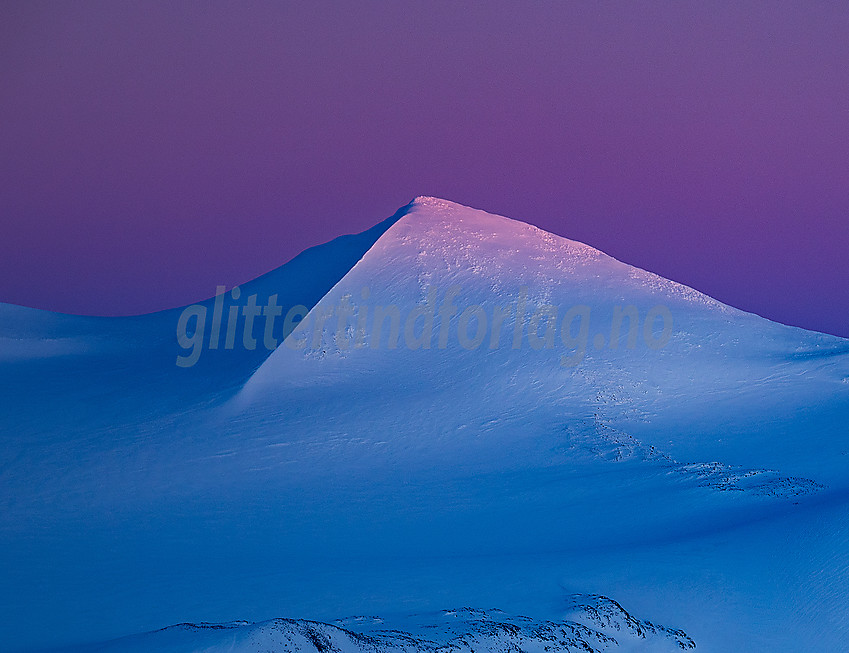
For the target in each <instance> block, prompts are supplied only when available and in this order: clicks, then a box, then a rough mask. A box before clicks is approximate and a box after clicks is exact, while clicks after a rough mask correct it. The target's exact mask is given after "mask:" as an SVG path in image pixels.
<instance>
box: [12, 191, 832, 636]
mask: <svg viewBox="0 0 849 653" xmlns="http://www.w3.org/2000/svg"><path fill="white" fill-rule="evenodd" d="M366 234H368V235H366ZM366 234H364V235H362V237H361V238H360V239H359V240H357V241H356V246H351V247H345V248H342V249H341V250H339V252H342V251H343V250H344V252H347V253H346V254H344V255H343V254H342V253H338V254H337V250H334V249H332V248H331V249H330V250H328V255H327V256H319V257H318V259H320V260H321V261H324V263H319V262H318V259H317V260H316V261H315V262H313V261H311V260H307V261H306V262H305V263H304V265H303V266H301V267H299V268H298V273H297V274H292V275H281V276H279V277H274V278H272V277H269V278H262V279H260V280H257V281H256V282H252V283H253V285H251V284H245V285H244V286H242V291H243V297H245V296H248V295H250V294H257V296H258V297H260V303H262V302H263V301H264V299H267V297H268V296H269V295H271V294H275V292H276V293H277V294H278V295H279V296H280V297H285V298H286V302H287V305H291V304H293V303H295V302H296V301H298V302H300V301H301V300H300V299H298V298H299V297H301V296H307V295H308V296H309V298H312V299H309V301H304V302H302V303H305V304H306V305H307V306H309V307H311V310H310V313H309V315H308V316H307V318H306V319H305V320H303V322H302V323H301V324H300V325H299V326H297V328H295V329H294V331H292V332H291V333H289V334H280V335H287V337H286V341H285V343H284V344H283V345H281V346H280V347H278V348H277V349H276V351H274V352H273V353H272V354H271V355H270V356H267V354H268V352H263V351H262V350H261V349H260V348H257V350H253V351H244V350H242V349H240V348H239V347H236V348H235V349H233V350H231V351H222V350H220V349H219V350H217V351H214V352H209V351H204V352H203V353H202V355H201V358H200V361H199V363H198V365H197V366H195V367H192V368H186V369H182V368H178V367H177V366H176V365H175V364H174V355H175V351H177V350H176V348H175V346H174V343H173V337H174V335H173V334H174V333H175V323H176V321H177V318H178V316H179V311H174V312H169V313H162V314H154V315H152V316H142V317H140V318H127V319H114V320H107V321H98V320H88V321H85V322H82V321H77V320H76V319H74V320H71V319H70V318H68V320H69V321H68V322H67V323H66V322H65V317H64V316H55V317H54V316H48V315H46V314H41V312H39V315H40V317H38V318H37V319H36V318H35V317H33V318H32V319H33V320H34V321H39V320H40V321H39V322H38V324H37V325H34V326H33V325H30V326H32V329H33V330H32V333H33V334H35V335H34V336H32V337H27V335H26V334H27V330H28V329H29V328H30V326H28V320H29V319H30V318H29V317H27V316H29V315H32V316H34V315H36V314H35V313H27V312H26V311H27V309H17V308H13V307H0V308H3V309H6V308H8V309H9V311H10V313H9V314H12V313H14V314H15V315H17V317H15V320H16V321H15V327H14V329H12V328H11V327H10V328H7V330H6V332H5V334H4V333H2V332H0V338H2V337H6V338H9V339H13V338H14V339H17V340H16V341H15V342H7V343H6V346H5V347H4V344H3V341H2V340H0V366H2V367H0V369H2V370H3V375H2V377H0V379H2V383H3V388H2V390H3V391H4V392H5V395H4V396H6V397H7V398H9V401H7V403H6V404H5V405H4V406H3V408H2V413H0V420H2V421H0V428H2V429H3V434H2V437H3V451H2V458H0V464H2V466H0V482H2V485H0V488H2V491H0V506H2V511H1V512H0V558H2V559H3V560H4V561H9V562H8V564H6V565H4V566H3V568H2V570H0V586H2V587H4V588H8V589H7V591H6V592H4V593H3V594H2V595H0V627H2V633H0V638H2V639H3V641H5V642H7V643H8V645H9V646H10V647H11V648H13V649H15V648H20V647H22V646H25V645H33V646H34V645H62V644H71V643H74V642H83V641H95V640H107V639H111V638H117V637H121V636H123V635H127V634H130V633H141V632H145V631H153V630H155V629H157V628H161V627H162V626H165V625H168V624H175V623H181V622H194V623H199V622H213V623H218V622H220V623H229V622H232V620H234V619H240V620H241V619H246V620H249V622H245V623H242V622H240V623H238V624H231V625H228V626H227V627H226V628H224V627H221V628H217V627H216V628H213V627H203V628H194V627H188V626H182V627H179V628H176V629H166V630H165V631H163V632H161V633H152V634H149V635H139V636H134V637H132V638H129V639H119V640H115V641H112V642H111V643H109V644H107V645H104V646H105V647H106V648H105V649H104V650H153V649H156V650H198V649H203V650H206V649H205V648H204V647H213V648H211V650H218V649H217V648H214V647H222V646H225V645H227V646H229V645H230V643H234V642H235V643H241V645H242V646H255V645H265V646H266V647H267V648H268V647H271V648H272V650H278V649H277V648H274V646H273V645H272V642H274V641H276V640H275V639H274V638H277V639H280V638H283V639H285V640H286V642H288V643H287V644H285V645H284V644H281V645H280V646H282V648H279V650H312V649H311V648H310V647H313V648H316V649H318V650H322V648H321V647H320V646H319V645H318V644H317V643H316V642H325V641H330V642H337V640H338V642H342V643H340V644H339V645H338V649H339V650H343V651H348V650H350V651H353V650H360V648H362V647H363V646H365V644H363V642H368V646H365V647H366V648H368V647H371V648H372V649H374V650H377V649H381V650H384V649H385V650H389V649H390V648H391V649H393V650H394V649H396V648H397V649H400V648H403V649H404V650H413V649H416V650H419V649H422V648H427V649H428V650H432V649H433V648H439V647H449V648H450V647H452V646H453V647H455V648H464V647H466V646H468V647H469V649H470V650H471V648H472V647H474V648H476V649H477V648H484V649H486V650H499V651H501V650H516V647H518V648H521V649H522V650H536V648H537V647H540V646H543V639H544V637H542V635H544V636H545V637H547V636H548V635H551V634H552V633H554V632H555V631H556V632H557V633H559V634H557V635H552V637H554V639H553V640H546V641H547V642H548V643H550V644H551V645H552V646H553V647H554V648H552V650H569V648H568V647H569V646H572V645H573V644H574V643H569V642H567V641H566V639H563V638H564V637H567V635H568V636H570V637H571V636H572V634H574V632H577V631H574V632H573V631H572V630H570V629H571V628H574V626H569V625H568V624H570V623H572V624H574V623H580V624H584V626H583V627H586V628H590V629H593V630H597V631H600V632H601V633H602V634H603V635H604V636H605V637H608V636H613V637H615V638H617V640H621V641H619V643H620V644H621V645H622V646H621V647H618V648H616V650H632V649H629V648H627V647H628V646H632V645H633V646H636V647H637V648H634V649H633V650H668V646H669V645H670V644H671V645H673V646H674V647H677V646H679V645H680V646H689V642H690V639H689V638H690V637H691V638H692V640H693V641H695V642H696V643H697V644H698V650H705V651H740V650H746V651H777V650H780V651H809V650H834V651H837V650H847V648H846V642H847V641H849V624H847V620H846V617H845V614H846V613H845V608H844V606H845V604H846V601H847V599H849V596H847V594H849V511H847V507H849V504H847V499H849V474H847V466H848V465H849V442H847V435H849V420H847V416H849V342H847V341H846V340H842V339H839V338H835V337H832V336H826V335H822V334H817V333H812V332H807V331H803V330H800V329H795V328H791V327H786V326H782V325H778V324H775V323H772V322H769V321H767V320H765V319H762V318H760V317H757V316H755V315H752V314H748V313H744V312H742V311H739V310H736V309H733V308H730V307H728V306H725V305H723V304H721V303H719V302H717V301H715V300H713V299H711V298H709V297H707V296H705V295H703V294H701V293H698V292H696V291H695V290H692V289H690V288H687V287H685V286H682V285H680V284H676V283H673V282H671V281H668V280H665V279H662V278H660V277H658V276H656V275H653V274H650V273H648V272H645V271H642V270H639V269H637V268H633V267H631V266H628V265H626V264H624V263H621V262H619V261H616V260H615V259H612V258H610V257H608V256H606V255H605V254H603V253H601V252H599V251H597V250H595V249H593V248H591V247H588V246H586V245H583V244H581V243H577V242H574V241H569V240H567V239H564V238H560V237H558V236H555V235H552V234H549V233H546V232H543V231H541V230H539V229H537V228H535V227H532V226H530V225H527V224H524V223H521V222H517V221H514V220H509V219H507V218H501V217H498V216H493V215H490V214H487V213H484V212H481V211H476V210H473V209H469V208H466V207H462V206H460V205H457V204H453V203H451V202H446V201H444V200H438V199H434V198H418V199H417V200H415V201H414V202H413V203H412V204H411V205H409V206H407V207H404V209H402V210H401V211H399V213H398V214H396V215H395V216H393V218H391V219H390V220H389V221H386V222H385V223H382V224H381V225H379V226H378V227H376V228H375V231H372V232H366ZM297 260H298V259H296V261H297ZM293 263H294V261H293ZM289 265H291V263H290V264H289ZM343 267H344V269H341V268H343ZM313 270H316V272H315V278H316V280H317V281H316V283H315V285H313V286H310V288H312V289H311V290H309V288H308V283H307V280H308V279H311V275H312V272H311V271H313ZM322 270H324V271H323V272H322ZM310 283H311V281H310ZM292 284H294V287H295V290H292V288H293V286H292ZM301 288H303V289H305V290H304V292H303V293H301V294H299V293H300V292H301V290H300V289H301ZM306 290H309V291H308V292H306ZM446 295H450V297H449V299H450V301H446ZM210 301H211V300H210ZM229 301H231V300H229V299H228V302H229ZM280 303H281V304H282V303H283V302H282V301H281V302H280ZM212 306H213V305H212V304H211V303H208V304H207V309H208V311H210V312H211V310H212ZM451 306H455V307H456V309H455V310H450V309H451ZM378 307H381V308H380V310H381V311H382V312H386V311H388V313H389V314H390V316H389V317H388V318H387V319H386V321H380V324H381V325H382V328H381V329H380V333H379V334H378V328H377V326H376V321H375V319H374V316H375V314H376V312H377V311H378ZM520 307H521V308H520ZM546 307H547V308H546ZM440 309H443V310H440ZM394 310H397V313H398V316H399V324H398V345H397V346H395V347H393V346H392V345H393V344H394V338H393V333H392V328H391V326H392V317H391V314H392V312H393V311H394ZM570 310H571V313H570ZM535 313H536V314H537V316H536V317H533V315H534V314H535ZM551 313H554V314H556V320H554V321H553V322H552V324H553V331H552V332H551V333H550V335H551V336H552V337H551V338H550V339H547V338H546V326H547V325H548V324H549V322H548V319H547V316H548V315H549V314H551ZM623 313H628V314H629V315H631V318H622V315H623ZM340 314H342V315H343V319H342V320H341V322H340V318H339V316H340ZM567 314H568V315H570V316H571V317H573V318H575V319H574V320H572V321H571V322H567V323H566V324H565V325H564V324H563V322H562V320H563V318H564V316H566V315H567ZM496 315H500V318H498V319H496ZM20 316H23V317H20ZM410 316H413V317H414V318H415V319H411V320H410V321H409V329H408V328H407V326H408V325H407V318H409V317H410ZM429 316H430V318H432V325H431V326H432V334H431V335H432V339H430V340H428V339H427V338H425V337H424V336H423V334H425V333H426V332H427V329H426V327H427V324H428V322H429V319H430V318H429ZM648 316H653V317H655V318H657V319H656V320H652V321H651V322H650V323H649V325H648V326H647V327H645V323H646V321H647V319H648ZM664 318H668V319H669V320H671V322H670V325H667V324H666V322H665V321H664ZM484 319H485V320H486V324H485V328H482V329H481V333H480V334H479V338H477V339H475V337H474V336H475V332H476V331H477V329H478V326H480V325H481V323H482V320H484ZM617 320H620V321H621V325H620V327H621V328H620V338H619V339H618V340H617V346H616V347H615V348H613V347H612V346H611V339H612V337H611V336H612V331H613V325H614V324H616V323H617ZM631 320H633V321H634V324H635V326H636V329H635V330H634V332H633V334H634V336H633V342H632V343H631V344H633V347H629V346H628V345H629V342H628V334H629V333H630V331H629V330H630V327H631ZM72 322H73V324H72ZM517 322H518V326H517ZM10 324H11V322H10ZM45 324H47V325H48V326H44V325H45ZM239 324H240V325H243V324H244V322H240V323H239ZM497 324H500V327H499V326H497ZM50 325H53V326H50ZM101 325H102V326H101ZM532 325H534V326H535V327H536V328H535V329H534V328H533V327H532ZM664 326H669V328H668V329H667V330H666V332H665V333H664ZM460 327H462V329H460ZM458 329H460V332H458ZM532 331H534V332H535V333H536V334H537V335H536V337H534V335H533V334H532V333H531V332H532ZM277 333H280V332H277ZM564 333H565V338H564ZM443 336H444V337H443ZM667 337H668V341H666V342H664V341H665V340H667ZM425 341H427V342H429V345H430V346H429V347H425V346H423V342H425ZM24 342H25V343H27V344H26V347H29V348H30V349H29V350H26V347H24V345H23V344H22V343H24ZM72 344H73V347H76V348H77V349H73V348H70V347H71V345H72ZM660 345H662V346H660ZM66 346H67V347H69V348H70V349H67V350H65V349H62V347H66ZM27 351H29V352H30V353H26V352H27ZM72 351H88V352H89V353H87V354H86V355H77V354H72V353H71V352H72ZM2 352H5V355H3V354H2ZM266 356H267V358H266ZM260 364H261V365H260ZM257 367H258V369H257ZM601 595H604V596H609V597H612V599H615V601H612V600H611V599H602V598H599V597H600V596H601ZM575 596H581V597H584V598H582V599H580V600H576V599H575ZM587 597H589V598H587ZM592 597H596V598H592ZM616 601H618V602H619V603H616ZM620 603H621V604H622V605H627V606H628V610H629V611H631V610H632V609H633V614H635V615H637V616H636V617H631V616H630V615H628V616H625V614H624V613H620V612H618V610H621V608H618V607H617V606H618V605H619V604H620ZM457 605H464V606H472V608H470V609H469V611H468V612H462V615H463V620H462V623H463V624H464V625H463V626H462V627H461V628H460V630H450V631H446V630H445V629H444V621H445V618H446V615H447V614H448V613H444V612H440V611H441V610H444V608H446V606H457ZM492 607H495V608H497V609H499V610H504V611H505V612H504V613H501V612H490V610H489V609H490V608H492ZM481 608H483V609H485V610H486V613H483V612H478V611H477V610H479V609H481ZM576 610H577V611H578V612H579V613H580V614H581V615H583V616H581V617H580V618H579V617H576V616H575V615H576V614H577V613H576ZM345 614H369V615H377V616H378V617H379V619H381V620H383V622H386V623H392V624H397V628H398V629H400V630H403V631H404V632H406V633H407V634H408V635H409V639H405V638H406V637H407V635H404V636H401V635H392V636H391V637H390V638H389V639H387V637H389V636H387V635H383V634H380V633H379V632H375V630H378V631H379V630H381V628H374V627H373V625H372V626H369V627H368V628H366V627H365V625H363V624H364V622H358V621H354V622H352V621H337V620H338V619H339V618H340V616H342V615H345ZM410 614H416V615H420V616H419V617H416V618H411V617H409V616H407V615H410ZM515 614H524V615H528V618H527V621H522V620H521V618H518V617H508V616H507V615H515ZM482 615H483V616H482ZM486 615H489V616H486ZM495 615H499V616H495ZM588 615H589V616H588ZM281 617H287V618H290V619H289V620H280V619H279V618H281ZM590 617H591V619H590ZM303 619H309V620H313V621H309V622H307V621H302V620H303ZM588 619H589V621H588ZM268 620H272V621H268ZM517 620H518V621H517ZM593 620H594V621H593ZM491 622H497V623H499V624H501V625H500V626H498V627H495V628H494V629H492V628H490V627H489V626H487V627H486V628H484V629H483V630H481V627H482V626H481V624H489V623H491ZM45 623H49V624H50V626H49V628H45V626H44V624H45ZM656 623H662V624H668V625H672V626H674V627H675V628H683V629H684V631H686V633H687V636H684V635H679V634H677V631H674V632H673V631H667V630H664V629H662V628H660V627H658V629H659V630H658V633H659V635H658V637H659V639H658V638H652V640H651V641H648V640H645V641H644V640H643V638H642V637H639V636H637V637H636V639H634V638H633V637H632V635H633V634H634V632H635V630H640V631H645V632H648V631H649V630H651V629H650V628H649V627H648V626H647V624H656ZM393 627H396V626H393ZM416 628H419V630H418V631H416V630H415V629H416ZM558 629H559V630H558ZM611 629H612V630H611ZM414 631H415V632H414ZM460 631H463V632H460ZM614 631H616V632H614ZM308 632H309V633H313V634H314V635H315V637H317V638H318V639H313V638H310V636H308V635H305V633H308ZM581 632H584V631H581ZM617 632H623V633H626V635H627V636H626V637H624V638H623V637H620V636H618V635H617ZM652 632H654V631H652ZM351 633H353V635H352V634H351ZM422 633H429V634H430V635H423V634H422ZM438 633H442V635H440V636H439V637H442V636H443V635H445V636H447V634H450V636H451V637H455V638H459V639H456V640H450V638H449V639H444V637H443V638H442V639H440V638H439V637H437V634H438ZM570 633H571V634H570ZM664 633H665V634H664ZM670 633H672V634H670ZM541 634H542V635H541ZM588 636H589V635H588ZM304 637H306V639H304ZM361 637H371V638H375V639H367V640H363V639H361ZM541 637H542V639H541ZM591 637H594V638H596V639H592V641H590V639H586V640H585V642H586V644H587V646H589V647H590V648H586V647H585V648H583V649H577V650H607V649H605V648H604V646H605V645H607V644H605V642H606V640H605V639H604V638H603V637H602V638H598V637H597V636H596V635H591ZM328 638H329V639H328ZM393 638H395V639H393ZM397 638H400V639H397ZM676 638H678V639H676ZM281 641H282V640H281ZM293 642H294V643H293ZM298 642H300V643H298ZM310 642H311V643H310ZM552 642H553V643H552ZM652 642H654V643H652ZM343 644H344V645H343ZM608 644H609V643H608ZM546 645H548V644H546ZM574 645H575V646H579V644H574ZM655 645H656V646H657V647H659V648H651V646H655ZM133 646H135V647H136V648H135V649H133V648H132V647H133ZM169 646H170V647H171V648H170V649H169V648H168V647H169ZM322 646H324V645H323V644H322ZM640 646H645V647H647V648H639V647H640ZM139 647H141V649H139ZM558 647H559V648H558ZM89 648H91V647H89ZM92 650H98V649H96V648H93V649H92ZM446 650H447V649H446ZM611 650H612V649H611Z"/></svg>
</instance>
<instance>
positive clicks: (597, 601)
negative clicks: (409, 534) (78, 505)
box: [76, 594, 696, 653]
mask: <svg viewBox="0 0 849 653" xmlns="http://www.w3.org/2000/svg"><path fill="white" fill-rule="evenodd" d="M568 605H569V608H568V612H567V613H566V615H565V617H566V619H564V620H563V621H535V620H534V619H531V618H530V617H523V616H513V615H509V614H507V613H505V612H502V611H501V610H488V611H484V610H475V609H473V608H461V609H458V610H443V611H440V612H435V613H427V614H419V615H410V616H407V617H403V618H400V619H398V620H397V621H398V623H392V622H389V621H387V620H384V619H381V618H380V617H350V618H347V619H340V620H338V621H335V622H333V623H323V622H319V621H307V620H303V619H272V620H269V621H263V622H259V623H250V622H246V621H237V622H230V623H218V624H212V623H201V624H188V623H186V624H179V625H176V626H171V627H169V628H163V629H162V630H159V631H155V632H152V633H145V634H143V635H136V636H133V637H125V638H122V639H119V640H114V641H112V642H107V643H105V644H101V645H95V646H90V647H83V648H80V649H76V650H78V651H84V650H85V651H88V650H90V651H113V652H116V653H117V652H121V653H130V652H132V651H153V650H156V651H162V652H170V653H178V652H184V651H185V652H188V651H200V650H203V651H207V652H209V653H212V652H214V651H231V652H236V653H238V652H241V651H245V652H248V651H251V652H254V651H268V652H271V651H274V652H283V651H285V652H287V653H328V652H331V651H332V652H334V653H417V652H426V653H475V652H481V651H491V652H493V653H494V652H507V651H511V652H512V651H527V652H529V653H530V652H534V653H536V652H542V651H548V652H552V653H554V652H562V653H568V652H571V651H583V652H584V653H593V652H596V651H598V652H602V651H613V650H615V651H656V652H657V653H660V652H663V651H677V650H682V649H684V650H686V649H692V648H695V646H696V645H695V643H694V642H693V640H692V639H690V638H689V637H688V636H687V635H686V634H685V633H684V632H683V631H680V630H672V629H670V628H666V627H664V626H658V625H656V624H652V623H651V622H648V621H641V620H639V619H637V618H636V617H634V616H632V615H631V614H629V613H628V612H627V611H626V610H625V609H624V608H622V606H620V605H619V604H618V603H617V602H616V601H613V600H612V599H609V598H607V597H604V596H599V595H583V594H581V595H573V596H572V597H570V599H569V602H568Z"/></svg>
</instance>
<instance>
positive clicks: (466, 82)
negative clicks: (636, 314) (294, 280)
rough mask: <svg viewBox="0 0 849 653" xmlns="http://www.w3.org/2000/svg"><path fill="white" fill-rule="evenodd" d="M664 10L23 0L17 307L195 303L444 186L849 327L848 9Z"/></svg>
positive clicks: (0, 73)
mask: <svg viewBox="0 0 849 653" xmlns="http://www.w3.org/2000/svg"><path fill="white" fill-rule="evenodd" d="M634 4H640V5H641V6H640V7H639V8H637V7H635V6H632V5H634ZM648 5H649V3H625V2H574V3H568V2H550V3H549V2H535V3H525V2H521V3H520V2H503V1H499V0H493V1H491V2H485V3H456V2H427V3H424V2H421V3H420V2H405V3H396V2H367V1H362V0H358V1H357V2H350V3H341V2H332V3H325V2H316V1H314V0H313V1H310V2H303V3H298V4H294V3H286V2H252V3H246V4H243V3H237V2H226V3H225V2H206V3H202V4H201V3H179V2H161V3H157V2H144V3H135V2H112V1H109V2H77V3H70V2H68V3H60V2H50V3H39V2H32V1H29V0H27V1H18V2H9V1H7V2H4V3H3V4H2V6H0V153H1V154H0V229H1V230H2V231H0V301H6V302H12V303H18V304H25V305H29V306H36V307H39V308H48V309H52V310H60V311H65V312H74V313H88V314H101V315H115V314H130V313H140V312H147V311H151V310H155V309H160V308H165V307H171V306H176V305H180V304H186V303H191V302H193V301H196V300H199V299H201V298H204V297H207V296H210V295H212V294H213V293H214V291H215V287H216V285H217V284H226V285H228V286H231V285H234V284H236V283H239V282H242V281H245V280H247V279H250V278H252V277H255V276H257V275H259V274H261V273H263V272H266V271H267V270H269V269H272V268H274V267H277V266H278V265H281V264H282V263H284V262H285V261H287V260H289V259H290V258H291V257H292V256H294V255H295V254H297V253H298V252H299V251H301V250H302V249H304V248H306V247H308V246H311V245H314V244H318V243H320V242H324V241H327V240H329V239H331V238H333V237H335V236H337V235H339V234H342V233H350V232H355V231H361V230H363V229H365V228H367V227H369V226H371V225H373V224H375V223H376V222H378V221H379V220H381V219H383V218H385V217H387V216H389V215H390V214H392V213H393V212H394V211H395V210H396V209H397V208H398V207H399V206H401V205H403V204H406V203H407V202H408V201H409V200H410V199H412V198H413V197H414V196H416V195H436V196H440V197H445V198H447V199H451V200H454V201H457V202H461V203H463V204H468V205H471V206H474V207H477V208H482V209H485V210H488V211H491V212H495V213H500V214H503V215H507V216H510V217H516V218H520V219H524V220H527V221H529V222H532V223H534V224H536V225H539V226H540V227H542V228H544V229H547V230H550V231H553V232H555V233H558V234H561V235H563V236H566V237H569V238H574V239H577V240H581V241H584V242H587V243H589V244H591V245H593V246H595V247H598V248H600V249H602V250H604V251H605V252H607V253H609V254H612V255H613V256H616V257H617V258H619V259H621V260H623V261H626V262H628V263H631V264H634V265H639V266H640V267H644V268H647V269H649V270H651V271H653V272H657V273H659V274H662V275H664V276H666V277H669V278H671V279H675V280H676V281H681V282H683V283H687V284H688V285H691V286H693V287H695V288H698V289H699V290H702V291H704V292H707V293H708V294H710V295H712V296H714V297H716V298H718V299H720V300H722V301H725V302H727V303H730V304H732V305H734V306H737V307H740V308H744V309H746V310H751V311H754V312H757V313H759V314H761V315H764V316H766V317H769V318H772V319H775V320H778V321H781V322H785V323H789V324H795V325H799V326H804V327H808V328H813V329H817V330H822V331H827V332H831V333H837V334H840V335H844V336H849V257H847V249H849V38H847V35H849V5H848V4H847V3H845V2H814V1H812V0H808V1H804V2H803V1H799V2H780V1H777V2H757V3H747V2H738V1H734V2H732V1H722V2H712V3H704V2H681V1H675V2H655V3H651V6H648ZM246 7H247V8H246Z"/></svg>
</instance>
